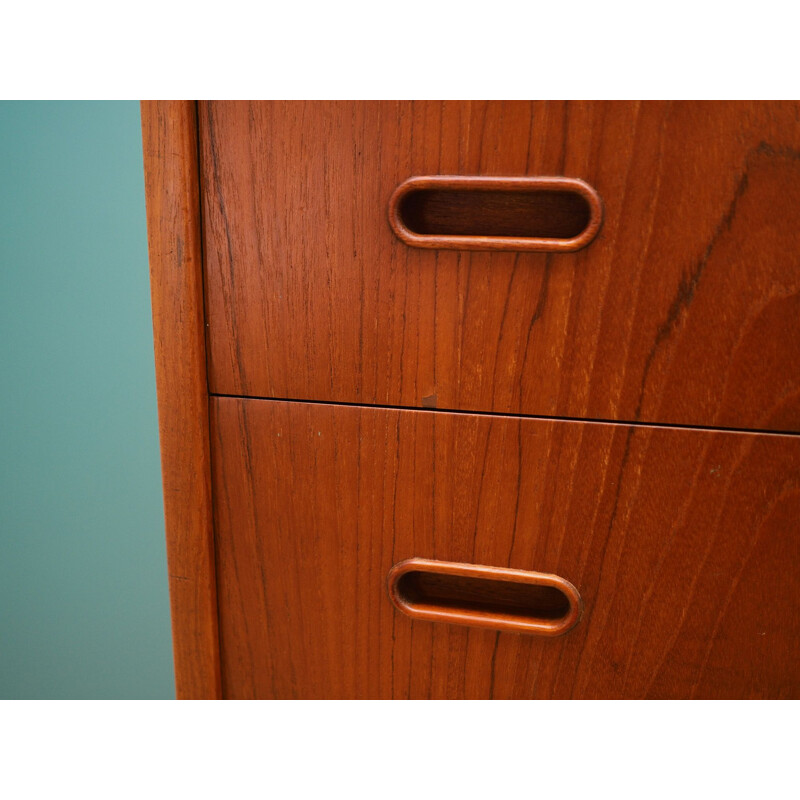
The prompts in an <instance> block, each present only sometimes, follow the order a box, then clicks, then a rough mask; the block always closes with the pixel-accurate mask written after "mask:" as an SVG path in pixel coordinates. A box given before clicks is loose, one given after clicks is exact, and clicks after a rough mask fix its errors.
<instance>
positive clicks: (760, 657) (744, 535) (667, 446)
mask: <svg viewBox="0 0 800 800" xmlns="http://www.w3.org/2000/svg"><path fill="white" fill-rule="evenodd" d="M211 412H212V413H211V419H212V448H213V451H214V459H213V485H214V492H215V515H216V516H215V518H216V526H217V532H218V538H217V547H218V553H217V557H218V580H219V606H220V633H221V657H222V664H223V679H224V680H223V686H224V694H225V696H226V697H265V698H266V697H280V698H293V697H304V698H324V697H341V698H355V697H370V698H390V697H396V698H406V697H409V698H427V697H432V698H490V697H494V698H548V697H558V698H568V697H576V698H596V697H607V698H622V697H628V698H640V697H641V698H644V697H649V698H667V697H672V698H684V697H685V698H718V697H728V698H751V697H753V698H755V697H762V698H767V697H772V698H797V697H800V615H798V613H797V574H798V566H800V537H798V530H799V529H800V526H798V522H800V437H796V436H782V435H777V434H761V435H756V434H745V433H736V432H721V431H701V430H682V429H671V428H665V427H650V426H628V425H620V424H605V423H582V422H562V421H549V420H530V419H520V418H514V417H497V416H488V415H474V414H448V413H443V412H439V411H415V410H387V409H375V408H369V407H366V408H359V407H341V406H339V407H337V406H332V405H326V404H306V403H286V402H277V401H264V400H241V399H233V398H215V399H213V400H212V404H211ZM414 557H420V558H428V559H437V560H442V561H453V562H468V563H473V564H487V565H492V566H497V567H509V568H512V569H520V570H533V571H538V572H546V573H552V574H556V575H559V576H562V577H563V578H565V579H566V580H568V581H570V582H571V583H572V584H574V585H575V587H576V588H577V589H578V591H579V592H580V595H581V597H582V598H583V601H584V613H583V617H582V618H581V620H580V622H579V624H578V625H576V627H575V628H573V629H572V630H571V631H570V632H569V633H567V634H565V635H564V636H561V637H557V638H543V637H533V636H522V635H515V634H509V633H498V632H494V631H488V630H476V629H471V628H465V627H460V626H452V625H444V624H435V623H430V622H421V621H413V620H411V619H409V618H408V617H406V616H404V615H403V614H401V613H399V612H397V611H396V609H395V608H394V606H393V605H392V603H391V601H390V600H389V597H388V594H387V590H386V576H387V574H388V572H389V570H390V568H391V567H392V565H393V564H396V563H397V562H399V561H402V560H404V559H407V558H414Z"/></svg>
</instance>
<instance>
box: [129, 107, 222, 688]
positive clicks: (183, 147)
mask: <svg viewBox="0 0 800 800" xmlns="http://www.w3.org/2000/svg"><path fill="white" fill-rule="evenodd" d="M141 118H142V149H143V156H144V176H145V200H146V207H147V238H148V249H149V258H150V294H151V302H152V310H153V339H154V349H155V369H156V391H157V395H158V426H159V437H160V446H161V471H162V485H163V492H164V521H165V528H166V544H167V567H168V572H169V596H170V607H171V617H172V644H173V654H174V663H175V689H176V695H177V697H178V699H218V698H221V697H222V681H221V671H220V655H219V628H218V612H217V591H216V567H215V548H214V523H213V509H212V499H211V454H210V441H209V410H208V404H209V394H208V379H207V372H206V344H205V313H204V303H203V259H202V243H201V222H200V186H199V180H200V178H199V176H200V173H199V169H198V144H197V134H198V127H197V107H196V103H194V102H193V101H172V100H170V101H149V100H148V101H142V103H141Z"/></svg>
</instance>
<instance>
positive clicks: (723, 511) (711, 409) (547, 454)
mask: <svg viewBox="0 0 800 800" xmlns="http://www.w3.org/2000/svg"><path fill="white" fill-rule="evenodd" d="M142 122H143V132H144V155H145V175H146V189H147V210H148V230H149V240H150V261H151V280H152V295H153V317H154V330H155V349H156V368H157V379H158V393H159V419H160V429H161V447H162V466H163V480H164V500H165V514H166V523H167V546H168V562H169V571H170V593H171V602H172V617H173V637H174V645H175V666H176V675H177V687H178V695H179V696H180V697H226V698H429V697H430V698H516V699H526V698H551V697H552V698H570V697H572V698H598V697H599V698H690V697H696V698H751V697H752V698H756V697H761V698H796V697H798V696H800V614H798V608H797V607H798V592H799V589H800V577H799V576H798V568H800V536H799V535H798V528H799V527H800V435H798V434H800V335H799V331H800V105H799V104H797V103H727V102H726V103H695V102H688V103H661V102H658V103H656V102H653V103H650V102H647V103H628V102H585V103H583V102H575V103H572V102H570V103H553V102H543V103H520V102H472V103H469V102H442V103H439V102H413V103H412V102H381V103H373V102H369V103H367V102H335V103H331V102H297V103H294V102H292V103H286V102H262V103H238V102H235V103H228V102H222V103H219V102H202V103H199V104H195V103H188V102H153V103H149V102H148V103H143V104H142Z"/></svg>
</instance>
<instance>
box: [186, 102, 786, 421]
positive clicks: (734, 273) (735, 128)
mask: <svg viewBox="0 0 800 800" xmlns="http://www.w3.org/2000/svg"><path fill="white" fill-rule="evenodd" d="M798 108H799V107H798V104H796V103H763V102H762V103H727V102H726V103H696V102H690V103H662V102H646V103H628V102H615V103H604V102H587V103H583V102H574V103H573V102H570V103H557V102H545V103H522V102H488V103H486V102H472V103H470V102H445V103H439V102H415V103H411V102H398V103H395V102H391V103H352V102H340V103H328V102H313V103H283V102H270V103H201V104H200V107H199V109H200V112H199V122H200V141H201V167H202V169H201V172H202V202H203V217H204V242H205V255H206V267H207V285H206V302H207V314H208V318H207V322H208V329H207V332H208V342H209V379H210V383H211V387H212V391H214V392H216V393H220V394H231V395H249V396H264V397H276V398H294V399H314V400H330V401H340V402H351V403H379V404H384V405H398V406H412V407H419V406H428V407H430V406H436V407H438V408H457V409H466V410H483V411H494V412H502V413H522V414H532V415H547V416H550V415H552V416H567V417H578V418H591V419H616V420H641V421H648V422H662V423H675V424H689V425H706V426H721V427H734V428H751V429H769V430H800V347H798V346H797V342H798V339H799V338H800V335H799V332H798V328H799V323H800V111H799V110H798ZM418 175H484V176H525V175H544V176H553V175H555V176H559V175H564V176H568V177H573V178H580V179H583V180H585V181H587V182H588V183H589V184H590V185H591V186H593V187H594V188H595V189H596V190H597V191H598V192H599V194H600V196H601V198H602V201H603V205H604V212H605V213H604V222H603V227H602V230H601V231H600V233H599V235H598V236H597V238H596V239H595V240H594V241H593V242H592V243H591V244H590V245H589V246H588V247H586V248H585V249H583V250H581V251H580V252H577V253H564V254H539V253H504V252H500V253H487V252H454V251H438V250H420V249H417V248H410V247H408V246H407V245H405V244H404V243H403V242H401V241H399V240H398V239H397V238H396V237H395V236H394V235H393V234H392V231H391V229H390V227H389V223H388V219H387V208H388V203H389V199H390V197H391V195H392V193H393V192H394V190H395V189H396V187H397V186H398V185H400V184H401V183H402V182H403V181H405V180H407V179H408V178H410V177H413V176H418Z"/></svg>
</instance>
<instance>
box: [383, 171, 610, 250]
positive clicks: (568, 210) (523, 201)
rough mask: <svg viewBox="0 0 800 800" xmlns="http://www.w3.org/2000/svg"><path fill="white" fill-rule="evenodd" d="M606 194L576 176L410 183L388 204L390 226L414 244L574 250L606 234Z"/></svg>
mask: <svg viewBox="0 0 800 800" xmlns="http://www.w3.org/2000/svg"><path fill="white" fill-rule="evenodd" d="M602 221H603V204H602V202H601V200H600V195H598V194H597V192H596V191H595V190H594V189H593V188H592V187H591V186H589V184H588V183H585V182H584V181H582V180H578V179H577V178H543V177H535V178H487V177H468V176H464V175H433V176H428V177H418V178H409V180H407V181H405V182H404V183H401V184H400V186H398V187H397V189H395V191H394V193H393V194H392V197H391V199H390V200H389V224H390V225H391V228H392V230H393V231H394V233H395V235H396V236H397V237H398V238H400V239H401V240H402V241H404V242H405V243H406V244H407V245H410V246H411V247H428V248H438V249H447V250H517V251H520V250H522V251H534V252H542V253H569V252H573V251H575V250H580V249H581V248H582V247H586V245H587V244H589V242H591V241H592V239H594V237H595V236H596V235H597V233H598V231H599V230H600V226H601V224H602Z"/></svg>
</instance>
